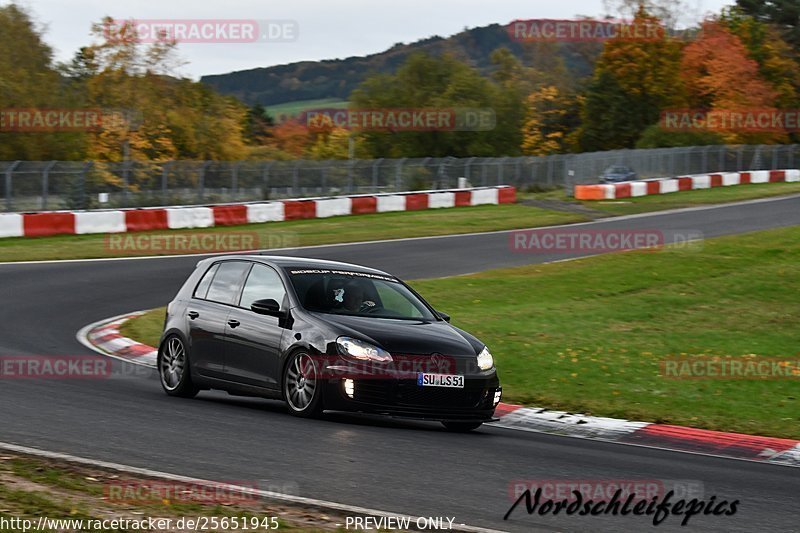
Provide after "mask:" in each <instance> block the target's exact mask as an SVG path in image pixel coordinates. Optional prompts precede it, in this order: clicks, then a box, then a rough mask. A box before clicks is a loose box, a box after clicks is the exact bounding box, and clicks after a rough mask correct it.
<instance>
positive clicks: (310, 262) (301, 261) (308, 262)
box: [198, 254, 396, 278]
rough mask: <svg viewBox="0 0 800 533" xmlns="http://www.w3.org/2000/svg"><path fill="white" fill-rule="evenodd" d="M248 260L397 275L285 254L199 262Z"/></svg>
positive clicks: (234, 256)
mask: <svg viewBox="0 0 800 533" xmlns="http://www.w3.org/2000/svg"><path fill="white" fill-rule="evenodd" d="M236 259H239V260H247V261H257V262H260V263H265V264H268V265H272V266H276V267H280V268H309V269H329V270H350V271H352V272H363V273H366V274H380V275H383V276H388V277H391V278H394V277H396V276H394V275H392V274H389V273H387V272H384V271H382V270H378V269H375V268H369V267H365V266H361V265H354V264H351V263H342V262H340V261H329V260H326V259H312V258H310V257H291V256H283V255H253V254H248V255H244V254H242V255H238V254H230V255H223V256H214V257H209V258H206V259H203V260H202V261H200V262H199V263H198V265H204V264H207V263H212V262H216V261H225V260H228V261H230V260H236Z"/></svg>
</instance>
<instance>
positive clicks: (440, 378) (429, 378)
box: [417, 373, 464, 389]
mask: <svg viewBox="0 0 800 533" xmlns="http://www.w3.org/2000/svg"><path fill="white" fill-rule="evenodd" d="M417 385H419V386H420V387H448V388H452V389H463V388H464V376H454V375H451V374H423V373H419V374H417Z"/></svg>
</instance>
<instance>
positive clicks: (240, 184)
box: [0, 145, 800, 211]
mask: <svg viewBox="0 0 800 533" xmlns="http://www.w3.org/2000/svg"><path fill="white" fill-rule="evenodd" d="M797 164H800V145H754V146H696V147H682V148H657V149H647V150H616V151H610V152H595V153H583V154H563V155H552V156H543V157H502V158H480V157H472V158H463V159H457V158H452V157H448V158H430V157H429V158H424V159H375V160H345V161H341V160H336V161H334V160H331V161H309V160H297V161H232V162H225V161H167V162H148V161H126V162H119V163H106V162H93V161H88V162H84V161H3V162H0V176H2V177H1V178H0V179H3V180H4V185H3V186H2V187H0V192H2V194H1V195H0V210H4V211H36V210H58V209H91V208H104V207H108V208H120V207H148V206H163V205H191V204H206V203H225V202H246V201H258V200H266V199H277V198H288V197H309V196H328V195H334V194H358V193H377V192H392V191H407V190H423V189H444V188H454V187H457V186H458V183H459V182H458V178H466V179H467V181H469V182H470V184H471V185H473V186H488V185H501V184H507V185H514V186H516V187H518V188H520V189H522V190H527V189H548V188H557V187H565V188H567V189H568V190H570V191H571V190H572V187H574V186H575V185H577V184H584V183H596V182H597V178H598V176H599V175H600V174H601V173H602V172H603V171H604V170H605V169H606V168H608V167H609V166H612V165H625V166H628V167H630V168H632V169H633V170H634V171H636V172H637V174H638V176H639V177H640V178H652V177H667V176H677V175H684V174H703V173H710V172H733V171H739V170H774V169H779V168H794V167H795V166H796V165H797Z"/></svg>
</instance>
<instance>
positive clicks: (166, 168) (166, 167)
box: [161, 161, 172, 205]
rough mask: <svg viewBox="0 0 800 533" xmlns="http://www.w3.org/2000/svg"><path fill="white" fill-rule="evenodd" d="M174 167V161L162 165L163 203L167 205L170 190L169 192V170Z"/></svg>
mask: <svg viewBox="0 0 800 533" xmlns="http://www.w3.org/2000/svg"><path fill="white" fill-rule="evenodd" d="M171 166H172V161H165V162H164V164H163V165H161V203H162V204H164V205H166V204H167V203H168V202H167V196H168V194H169V193H168V192H167V191H168V190H169V169H170V167H171Z"/></svg>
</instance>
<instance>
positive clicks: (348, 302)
mask: <svg viewBox="0 0 800 533" xmlns="http://www.w3.org/2000/svg"><path fill="white" fill-rule="evenodd" d="M364 295H365V291H364V287H363V286H362V285H361V283H358V282H357V281H351V282H349V283H347V285H345V286H344V294H343V298H344V308H345V309H346V310H347V311H349V312H351V313H360V312H364V311H368V310H369V309H372V308H373V307H375V302H373V301H371V300H364Z"/></svg>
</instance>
